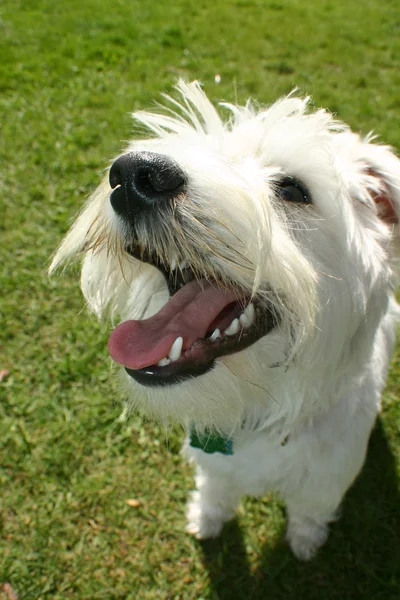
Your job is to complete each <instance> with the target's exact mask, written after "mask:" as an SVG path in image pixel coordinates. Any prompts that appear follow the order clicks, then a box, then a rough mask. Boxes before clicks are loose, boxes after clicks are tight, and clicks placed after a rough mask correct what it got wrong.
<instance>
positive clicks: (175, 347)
mask: <svg viewBox="0 0 400 600" xmlns="http://www.w3.org/2000/svg"><path fill="white" fill-rule="evenodd" d="M182 346H183V338H182V337H178V338H176V340H175V341H174V343H173V344H172V346H171V350H170V351H169V354H168V358H169V359H170V361H171V362H175V361H176V360H178V359H179V358H180V357H181V351H182Z"/></svg>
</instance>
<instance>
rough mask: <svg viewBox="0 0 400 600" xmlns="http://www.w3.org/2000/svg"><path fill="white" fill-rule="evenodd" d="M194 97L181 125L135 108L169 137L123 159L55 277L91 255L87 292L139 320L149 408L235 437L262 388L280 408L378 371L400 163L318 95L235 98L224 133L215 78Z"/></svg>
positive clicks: (124, 325) (117, 332) (137, 380)
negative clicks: (369, 352) (376, 342)
mask: <svg viewBox="0 0 400 600" xmlns="http://www.w3.org/2000/svg"><path fill="white" fill-rule="evenodd" d="M179 89H180V92H181V94H182V97H183V101H182V105H180V106H178V108H177V110H178V114H177V113H172V114H166V115H159V114H157V115H155V114H150V113H137V114H136V115H135V117H136V119H138V120H139V121H141V122H142V123H144V124H145V125H146V127H147V128H148V129H150V130H151V131H152V132H153V134H154V135H153V138H152V139H146V140H139V141H134V142H133V143H132V144H131V145H130V146H129V147H128V148H127V150H126V152H125V153H124V154H122V155H121V156H120V157H119V158H117V160H116V161H115V162H114V163H113V164H112V166H111V168H110V171H109V176H108V180H107V181H104V182H103V183H102V185H101V186H100V187H99V188H98V190H97V191H96V192H95V194H94V195H93V197H92V199H91V200H90V201H89V203H88V205H87V207H86V209H85V210H84V211H83V213H82V214H81V216H80V217H79V218H78V220H77V222H76V224H75V225H74V227H73V229H72V230H71V232H70V234H69V235H68V236H67V238H66V240H65V241H64V243H63V245H62V246H61V248H60V249H59V251H58V254H57V255H56V257H55V260H54V262H53V266H54V267H55V266H57V264H58V263H59V262H61V261H63V260H65V259H66V258H69V257H70V256H72V255H73V254H75V253H77V252H82V251H83V252H85V260H84V264H83V270H82V289H83V291H84V294H85V296H86V299H87V300H88V303H89V305H91V307H92V308H93V309H94V310H95V311H96V312H97V313H98V314H99V315H101V314H103V313H104V311H105V310H106V309H107V308H108V309H109V310H111V313H112V315H114V316H116V317H117V318H118V319H120V320H122V322H121V324H120V325H118V327H116V328H115V329H114V331H113V332H112V334H111V336H110V340H109V350H110V354H111V357H112V358H113V359H114V361H115V362H117V363H119V364H120V365H122V366H123V367H125V383H126V384H127V385H128V387H132V386H133V389H134V392H133V395H134V396H135V399H136V400H138V401H142V402H143V403H144V404H146V406H147V408H148V410H150V411H151V412H155V413H157V414H159V415H162V416H173V418H174V419H178V420H180V421H184V422H186V421H192V420H194V421H195V422H196V423H198V424H200V425H201V424H210V423H213V424H216V425H217V426H220V427H223V426H225V424H226V423H227V422H228V426H229V427H233V426H234V424H235V423H238V422H240V420H241V419H243V418H244V417H245V416H246V413H247V412H248V410H249V408H248V402H249V396H250V395H251V397H252V399H253V400H252V401H253V402H254V405H256V404H257V405H258V406H261V405H262V406H264V408H265V404H266V403H268V402H271V397H270V396H274V395H276V388H277V387H279V389H280V390H282V386H286V387H287V388H291V389H290V393H293V391H295V390H296V389H297V393H298V394H299V395H301V394H302V393H303V392H302V388H303V387H304V388H307V385H303V383H304V382H305V381H310V382H311V381H313V379H317V378H319V379H320V380H321V379H322V380H324V381H325V382H326V385H329V383H328V381H330V378H331V379H332V378H334V377H337V376H338V374H339V373H340V372H343V371H344V370H345V368H346V361H348V360H349V359H350V353H352V352H357V353H358V356H359V359H360V360H362V359H361V358H360V356H361V354H362V352H363V347H362V343H361V342H358V337H359V338H360V340H361V339H363V340H364V342H363V344H368V339H372V337H373V335H374V331H375V327H376V324H377V322H378V321H379V319H380V318H381V316H382V314H383V313H384V312H385V311H386V310H387V303H388V297H389V294H390V292H391V290H392V288H393V286H394V278H393V270H392V263H391V258H392V257H393V255H394V253H395V252H394V250H392V249H391V239H392V237H393V232H394V230H395V229H396V228H397V222H398V218H397V216H396V215H398V210H399V204H400V167H399V161H398V159H397V158H396V157H395V156H394V155H393V154H392V153H391V151H390V150H389V149H387V148H385V147H380V146H376V145H373V144H371V143H368V141H363V140H361V139H360V138H359V137H358V136H357V135H355V134H353V133H351V132H350V131H349V130H348V129H347V128H346V127H345V126H343V125H341V124H339V123H336V122H335V121H333V120H332V118H331V116H330V115H329V114H328V113H326V112H324V111H318V112H315V113H312V114H307V112H306V110H307V100H304V101H303V100H299V99H297V98H292V97H289V98H287V99H284V100H282V101H280V102H278V103H276V104H274V105H273V106H272V107H271V108H269V109H267V110H259V111H257V110H255V109H253V108H252V107H251V105H250V104H249V105H247V106H246V107H243V108H238V107H235V106H231V105H226V108H227V110H229V111H230V119H229V121H228V122H227V123H224V122H223V121H222V120H221V118H220V117H219V115H218V113H217V112H216V110H215V109H214V108H213V106H212V105H211V104H210V103H209V101H208V100H207V98H206V96H205V95H204V94H203V92H202V91H201V89H200V88H199V86H198V85H197V84H191V85H186V84H183V83H181V84H179ZM361 333H362V336H361ZM357 336H358V337H357ZM352 360H353V359H352ZM289 372H291V373H292V376H289V375H288V373H289ZM301 373H302V375H301ZM302 381H303V383H302ZM312 385H313V386H314V389H315V393H316V394H319V393H321V392H322V390H323V386H322V387H321V385H320V386H319V387H318V386H317V385H316V384H315V382H314V383H312ZM317 388H318V389H317ZM266 392H267V393H266ZM285 393H286V392H284V391H283V392H282V394H281V396H280V398H281V397H282V398H283V397H284V396H285ZM287 393H288V395H289V389H288V392H287ZM274 401H275V400H272V404H273V403H274ZM282 402H283V404H284V400H283V401H282ZM282 402H280V401H278V404H279V405H280V406H278V408H277V407H275V408H271V412H274V413H275V417H274V418H279V415H280V414H281V413H283V412H285V411H286V412H287V407H285V408H284V409H283V408H282ZM293 410H294V409H293ZM294 412H296V411H295V410H294ZM294 417H295V415H294Z"/></svg>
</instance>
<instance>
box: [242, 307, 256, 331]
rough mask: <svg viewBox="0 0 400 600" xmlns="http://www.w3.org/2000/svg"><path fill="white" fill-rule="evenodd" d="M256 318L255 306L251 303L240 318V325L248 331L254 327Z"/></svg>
mask: <svg viewBox="0 0 400 600" xmlns="http://www.w3.org/2000/svg"><path fill="white" fill-rule="evenodd" d="M254 317H255V310H254V306H253V304H251V303H250V304H249V305H248V306H247V307H246V310H245V311H244V313H243V314H241V315H240V317H239V321H240V324H241V325H242V326H243V328H244V329H248V328H249V327H250V326H251V325H253V322H254Z"/></svg>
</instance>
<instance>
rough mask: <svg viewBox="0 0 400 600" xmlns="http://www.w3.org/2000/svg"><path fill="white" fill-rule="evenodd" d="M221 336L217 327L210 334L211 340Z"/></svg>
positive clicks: (213, 340)
mask: <svg viewBox="0 0 400 600" xmlns="http://www.w3.org/2000/svg"><path fill="white" fill-rule="evenodd" d="M219 337H221V332H220V330H219V329H216V330H215V331H214V333H213V334H212V335H210V338H209V339H210V340H211V342H215V340H216V339H217V338H219Z"/></svg>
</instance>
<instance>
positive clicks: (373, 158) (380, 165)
mask: <svg viewBox="0 0 400 600" xmlns="http://www.w3.org/2000/svg"><path fill="white" fill-rule="evenodd" d="M366 148H367V156H366V157H365V165H366V168H365V171H364V172H365V174H366V175H367V176H368V180H369V185H368V189H369V193H370V197H371V199H372V200H373V202H374V204H375V206H376V211H377V215H378V217H379V218H380V219H381V220H382V221H383V222H384V223H386V224H387V225H389V226H392V227H393V229H394V234H395V235H396V234H397V235H399V234H400V229H399V222H400V160H399V158H398V157H397V156H396V155H395V154H394V152H393V151H392V149H391V148H389V147H388V146H380V145H378V144H371V143H368V144H366Z"/></svg>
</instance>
